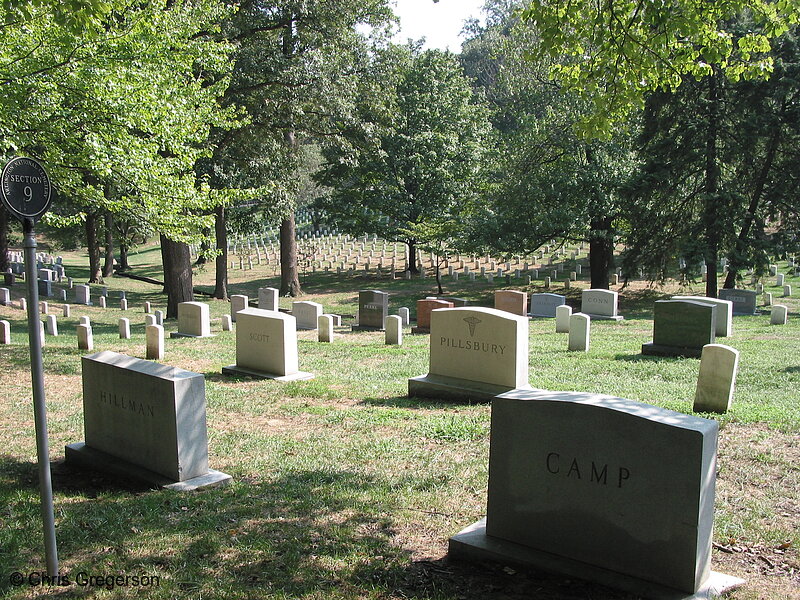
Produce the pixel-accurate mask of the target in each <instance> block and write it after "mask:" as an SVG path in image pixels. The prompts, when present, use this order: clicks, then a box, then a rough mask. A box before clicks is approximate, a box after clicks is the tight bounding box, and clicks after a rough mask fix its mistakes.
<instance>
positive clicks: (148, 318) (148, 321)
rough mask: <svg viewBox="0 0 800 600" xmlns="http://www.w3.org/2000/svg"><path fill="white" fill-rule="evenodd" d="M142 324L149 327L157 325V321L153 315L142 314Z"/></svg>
mask: <svg viewBox="0 0 800 600" xmlns="http://www.w3.org/2000/svg"><path fill="white" fill-rule="evenodd" d="M144 325H145V327H149V326H150V325H158V321H157V320H156V316H155V315H145V316H144Z"/></svg>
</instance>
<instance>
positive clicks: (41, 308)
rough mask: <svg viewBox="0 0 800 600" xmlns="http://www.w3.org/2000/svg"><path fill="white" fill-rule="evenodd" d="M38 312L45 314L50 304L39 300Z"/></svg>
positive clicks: (48, 310)
mask: <svg viewBox="0 0 800 600" xmlns="http://www.w3.org/2000/svg"><path fill="white" fill-rule="evenodd" d="M39 312H40V313H41V314H43V315H46V314H47V313H49V312H50V305H49V304H48V303H47V302H39Z"/></svg>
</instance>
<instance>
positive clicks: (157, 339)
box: [144, 325, 164, 360]
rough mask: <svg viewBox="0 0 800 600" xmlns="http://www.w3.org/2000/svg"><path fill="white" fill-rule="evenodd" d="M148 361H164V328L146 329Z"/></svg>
mask: <svg viewBox="0 0 800 600" xmlns="http://www.w3.org/2000/svg"><path fill="white" fill-rule="evenodd" d="M144 333H145V341H146V345H147V350H146V357H147V359H148V360H164V327H162V326H161V325H148V326H147V327H145V328H144Z"/></svg>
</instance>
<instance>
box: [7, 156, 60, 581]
mask: <svg viewBox="0 0 800 600" xmlns="http://www.w3.org/2000/svg"><path fill="white" fill-rule="evenodd" d="M0 191H1V192H2V194H0V197H2V200H3V204H4V205H5V207H6V208H7V209H8V211H9V212H10V213H11V214H12V215H14V216H15V217H16V218H17V219H19V220H20V221H21V222H22V228H23V231H24V233H25V241H24V244H23V248H24V250H25V283H26V284H27V286H28V340H29V343H30V355H31V380H32V382H33V416H34V422H35V426H36V454H37V457H38V462H39V497H40V499H41V508H42V521H43V524H44V547H45V554H46V558H47V574H48V575H50V576H51V577H55V576H56V575H58V550H57V549H56V526H55V515H54V512H53V485H52V482H51V479H50V447H49V443H48V441H47V408H46V406H45V398H44V367H43V365H42V338H41V337H40V328H41V321H40V320H39V283H38V279H39V276H38V269H37V265H36V237H35V234H34V231H33V228H34V225H35V223H36V220H37V219H39V218H40V217H41V216H42V215H43V214H44V213H45V212H47V209H48V207H49V206H50V199H51V191H52V190H51V187H50V178H49V177H48V176H47V173H46V172H45V170H44V167H43V166H42V165H41V164H39V163H38V162H37V161H35V160H33V159H31V158H14V159H12V160H11V161H9V163H8V164H7V165H6V166H5V168H4V169H3V174H2V176H1V177H0Z"/></svg>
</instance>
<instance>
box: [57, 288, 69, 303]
mask: <svg viewBox="0 0 800 600" xmlns="http://www.w3.org/2000/svg"><path fill="white" fill-rule="evenodd" d="M58 298H59V300H61V302H66V301H67V290H58Z"/></svg>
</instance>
